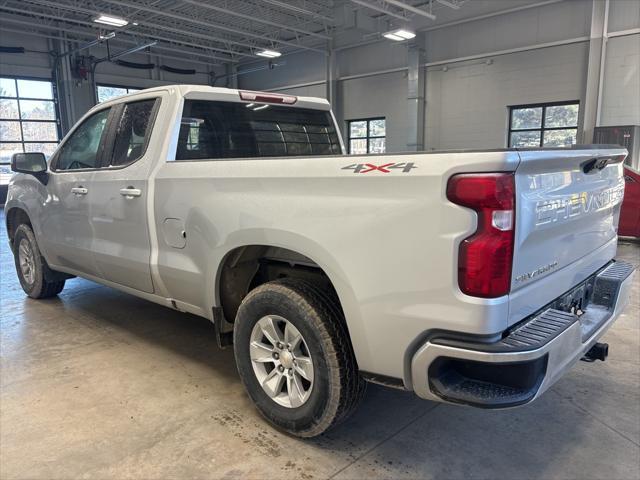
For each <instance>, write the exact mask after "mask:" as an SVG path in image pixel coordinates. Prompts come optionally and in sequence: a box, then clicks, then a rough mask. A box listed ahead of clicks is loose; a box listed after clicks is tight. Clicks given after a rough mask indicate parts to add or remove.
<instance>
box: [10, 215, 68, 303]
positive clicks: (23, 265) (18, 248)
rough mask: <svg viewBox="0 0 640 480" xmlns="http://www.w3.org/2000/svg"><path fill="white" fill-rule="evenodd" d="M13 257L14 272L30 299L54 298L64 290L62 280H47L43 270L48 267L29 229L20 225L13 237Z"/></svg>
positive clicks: (24, 225) (27, 226)
mask: <svg viewBox="0 0 640 480" xmlns="http://www.w3.org/2000/svg"><path fill="white" fill-rule="evenodd" d="M13 250H14V252H13V256H14V259H15V263H16V272H17V273H18V279H19V280H20V285H21V286H22V289H23V290H24V292H25V293H26V294H27V295H28V296H30V297H31V298H49V297H54V296H56V295H57V294H58V293H60V292H61V291H62V289H63V288H64V280H53V281H52V280H49V279H47V275H46V274H45V270H46V269H48V268H49V267H48V266H47V264H46V261H45V260H44V258H43V257H42V254H41V253H40V249H39V248H38V243H37V242H36V237H35V235H34V234H33V230H31V227H30V226H29V225H26V224H24V223H23V224H21V225H19V226H18V228H16V232H15V235H14V237H13Z"/></svg>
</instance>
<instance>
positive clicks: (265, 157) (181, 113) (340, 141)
mask: <svg viewBox="0 0 640 480" xmlns="http://www.w3.org/2000/svg"><path fill="white" fill-rule="evenodd" d="M188 101H194V102H198V101H200V102H211V103H223V104H226V103H228V104H238V105H245V106H246V105H247V102H243V101H239V100H235V99H234V100H232V99H226V98H224V99H213V100H212V99H209V98H203V97H200V96H197V95H196V96H185V97H183V98H182V102H181V106H180V110H179V113H178V119H179V122H180V123H179V124H180V125H181V124H182V119H183V118H184V112H185V106H186V103H187V102H188ZM256 103H259V104H261V105H262V104H264V105H273V106H274V107H284V108H291V109H298V108H300V109H303V110H312V111H317V112H323V113H326V114H328V115H329V120H330V125H331V126H332V127H333V129H334V130H333V131H334V133H335V135H336V139H337V143H335V144H334V143H332V142H330V145H336V146H337V147H338V149H339V153H331V154H318V155H316V154H313V153H310V154H304V155H284V156H277V155H263V156H260V155H258V156H249V157H246V156H243V157H211V158H189V159H180V160H179V159H178V149H179V148H180V139H179V138H178V141H177V142H176V148H175V150H174V151H173V155H172V156H169V157H168V158H167V160H166V161H167V162H177V163H186V162H218V161H225V162H226V161H238V160H275V159H277V160H284V159H286V160H289V159H308V158H314V157H316V156H321V157H339V156H344V153H343V152H344V142H343V139H342V135H341V132H340V130H339V128H338V124H337V123H336V121H335V117H334V116H333V114H332V112H331V110H330V109H326V110H325V109H321V108H312V107H295V106H287V105H279V104H271V103H267V102H265V103H262V102H256ZM178 137H179V134H178ZM294 143H295V142H294Z"/></svg>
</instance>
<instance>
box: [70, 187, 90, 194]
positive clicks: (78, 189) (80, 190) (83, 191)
mask: <svg viewBox="0 0 640 480" xmlns="http://www.w3.org/2000/svg"><path fill="white" fill-rule="evenodd" d="M71 193H73V194H74V195H86V194H87V193H89V190H87V189H86V188H84V187H73V188H72V189H71Z"/></svg>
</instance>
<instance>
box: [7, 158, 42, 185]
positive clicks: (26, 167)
mask: <svg viewBox="0 0 640 480" xmlns="http://www.w3.org/2000/svg"><path fill="white" fill-rule="evenodd" d="M11 170H13V171H14V172H17V173H28V174H30V175H33V176H34V177H36V178H37V179H38V180H40V181H41V182H42V183H44V184H45V185H46V184H47V180H48V177H49V176H48V174H47V159H46V158H45V156H44V153H41V152H27V153H14V154H13V155H12V156H11Z"/></svg>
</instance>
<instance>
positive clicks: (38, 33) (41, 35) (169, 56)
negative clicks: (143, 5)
mask: <svg viewBox="0 0 640 480" xmlns="http://www.w3.org/2000/svg"><path fill="white" fill-rule="evenodd" d="M38 28H42V25H39V26H38ZM47 28H52V27H47ZM2 31H3V32H12V33H19V34H22V35H31V36H34V37H41V38H50V39H52V40H65V39H63V38H61V37H60V36H59V35H54V34H49V35H48V34H46V33H42V32H26V31H25V30H24V28H22V29H16V28H7V27H2ZM65 32H67V33H70V34H73V35H84V34H82V33H80V32H76V31H73V30H71V31H69V30H65ZM90 39H91V37H90V36H87V37H85V38H83V39H82V40H83V41H89V40H90ZM66 41H72V40H69V39H66ZM73 41H75V40H73ZM112 41H115V42H118V43H127V44H135V42H131V41H128V40H122V39H119V40H115V39H114V40H112ZM157 49H158V47H156V48H155V49H154V50H157ZM160 49H161V50H169V51H170V50H171V49H167V48H166V47H160ZM176 51H177V50H176ZM43 53H44V52H43ZM179 53H182V54H183V56H182V57H176V56H175V55H167V54H165V53H163V52H154V53H153V55H156V56H158V57H161V58H170V59H172V60H180V61H182V62H184V61H188V62H189V63H198V64H200V65H209V66H219V65H220V63H213V62H204V61H202V60H194V59H192V58H189V59H186V58H185V57H184V55H186V54H188V52H185V51H179ZM193 55H196V56H200V57H203V58H210V57H208V56H207V55H203V54H199V53H196V54H193Z"/></svg>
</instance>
